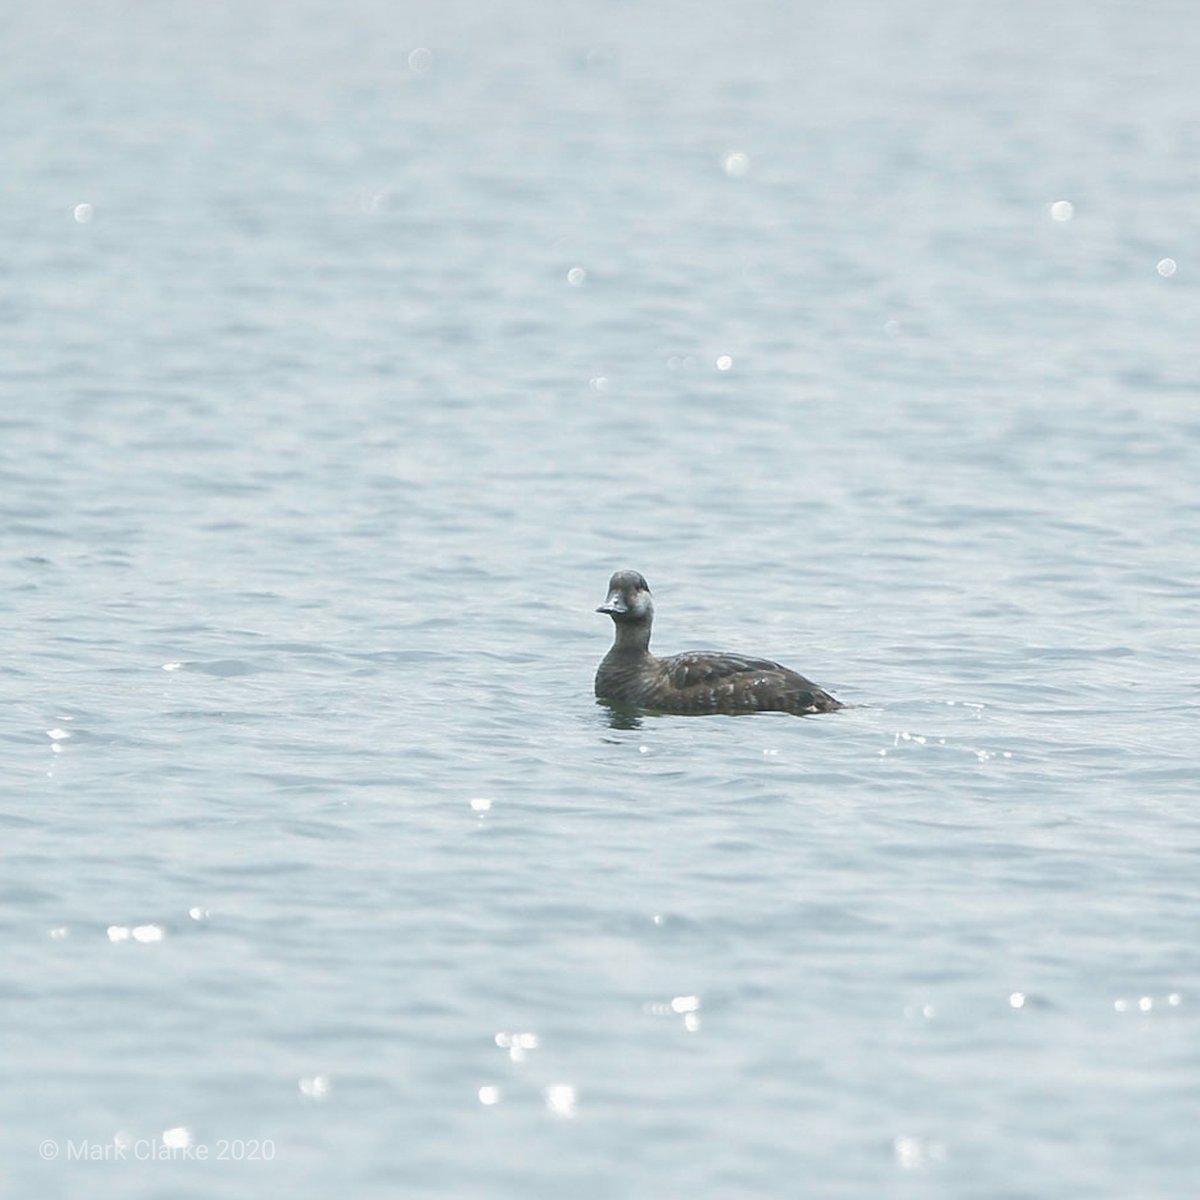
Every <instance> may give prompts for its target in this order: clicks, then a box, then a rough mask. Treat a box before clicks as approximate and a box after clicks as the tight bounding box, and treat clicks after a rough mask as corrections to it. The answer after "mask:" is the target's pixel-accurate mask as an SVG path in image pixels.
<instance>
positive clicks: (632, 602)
mask: <svg viewBox="0 0 1200 1200" xmlns="http://www.w3.org/2000/svg"><path fill="white" fill-rule="evenodd" d="M596 611H597V612H601V613H607V614H608V615H609V616H610V617H612V619H613V625H614V626H615V634H616V637H615V639H614V641H613V647H612V649H611V650H610V651H609V652H608V653H607V654H606V655H605V656H604V661H603V662H602V663H601V664H600V669H599V670H598V671H597V672H596V695H597V696H598V697H599V698H600V699H601V700H605V701H608V702H609V703H611V704H629V705H637V706H638V707H639V708H648V709H653V710H655V711H657V712H667V713H748V712H790V713H797V714H799V713H816V712H833V711H834V710H835V709H839V708H841V707H843V706H842V704H841V703H839V702H838V701H837V700H835V699H834V698H833V697H832V696H831V695H829V693H828V692H825V691H822V690H821V688H819V687H817V685H816V684H815V683H811V682H810V681H809V680H807V679H805V678H804V676H803V675H798V674H797V673H796V672H795V671H790V670H788V668H787V667H783V666H780V664H779V663H777V662H771V661H770V660H769V659H765V658H747V657H745V656H744V655H741V654H717V653H712V652H710V651H707V650H692V651H689V652H687V653H685V654H676V655H674V656H673V657H672V658H655V657H654V655H653V654H651V653H650V627H651V625H652V624H653V622H654V601H653V600H652V599H651V598H650V587H649V585H648V584H647V583H646V580H645V579H644V578H643V577H642V576H641V575H640V574H639V573H638V572H637V571H618V572H617V573H616V574H615V575H613V577H612V578H611V579H610V580H609V581H608V598H607V599H606V600H605V601H604V603H603V604H601V605H600V607H599V608H597V609H596Z"/></svg>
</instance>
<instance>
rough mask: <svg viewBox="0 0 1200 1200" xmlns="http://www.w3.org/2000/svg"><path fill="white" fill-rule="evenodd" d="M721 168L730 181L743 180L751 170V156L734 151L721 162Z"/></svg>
mask: <svg viewBox="0 0 1200 1200" xmlns="http://www.w3.org/2000/svg"><path fill="white" fill-rule="evenodd" d="M721 168H722V170H724V172H725V174H726V175H728V176H729V178H730V179H741V178H742V176H743V175H745V174H746V172H747V171H749V170H750V155H748V154H743V153H742V151H741V150H734V151H733V152H732V153H731V154H727V155H725V157H724V158H723V159H722V160H721Z"/></svg>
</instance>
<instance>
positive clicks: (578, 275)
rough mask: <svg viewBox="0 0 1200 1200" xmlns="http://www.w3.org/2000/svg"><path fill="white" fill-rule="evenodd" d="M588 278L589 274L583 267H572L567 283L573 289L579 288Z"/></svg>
mask: <svg viewBox="0 0 1200 1200" xmlns="http://www.w3.org/2000/svg"><path fill="white" fill-rule="evenodd" d="M586 278H587V272H586V271H585V270H584V269H583V268H582V267H572V268H571V269H570V270H569V271H568V272H567V282H568V283H569V284H570V285H571V286H572V287H579V286H580V285H581V284H582V283H583V281H584V280H585V279H586Z"/></svg>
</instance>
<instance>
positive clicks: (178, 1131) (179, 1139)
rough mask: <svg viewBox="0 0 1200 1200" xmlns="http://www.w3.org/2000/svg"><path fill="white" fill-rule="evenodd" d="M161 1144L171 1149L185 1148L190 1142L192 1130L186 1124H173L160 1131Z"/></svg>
mask: <svg viewBox="0 0 1200 1200" xmlns="http://www.w3.org/2000/svg"><path fill="white" fill-rule="evenodd" d="M162 1144H163V1145H164V1146H167V1147H169V1148H170V1149H172V1150H186V1149H187V1148H188V1146H190V1145H191V1144H192V1131H191V1130H190V1129H189V1128H188V1127H187V1126H186V1125H175V1126H173V1127H172V1128H170V1129H164V1130H163V1131H162Z"/></svg>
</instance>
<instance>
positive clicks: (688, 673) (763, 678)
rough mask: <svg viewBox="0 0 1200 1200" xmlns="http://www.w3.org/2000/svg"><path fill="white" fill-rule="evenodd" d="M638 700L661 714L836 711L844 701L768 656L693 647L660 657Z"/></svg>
mask: <svg viewBox="0 0 1200 1200" xmlns="http://www.w3.org/2000/svg"><path fill="white" fill-rule="evenodd" d="M652 661H653V669H652V670H647V671H646V672H645V674H644V675H643V679H642V682H643V684H644V685H645V686H644V689H643V690H642V694H641V697H640V698H639V700H638V703H640V704H642V705H644V706H645V707H647V708H654V709H658V710H659V711H661V712H675V713H747V712H790V713H798V714H799V713H815V712H833V711H834V710H835V709H839V708H841V707H842V705H841V704H840V703H839V702H838V701H837V700H835V699H834V698H833V697H832V696H831V695H829V693H828V692H825V691H823V690H822V689H821V688H819V687H818V686H817V685H816V684H815V683H813V682H812V681H811V680H808V679H805V678H804V676H803V675H800V674H797V672H795V671H792V670H789V669H788V668H787V667H785V666H782V665H781V664H779V663H777V662H772V661H771V660H770V659H766V658H748V657H746V656H745V655H741V654H717V653H710V652H708V651H704V650H691V651H688V652H687V653H686V654H676V655H674V656H673V657H672V658H660V659H654V660H652Z"/></svg>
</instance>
